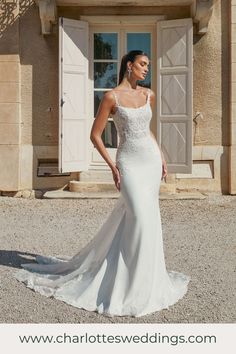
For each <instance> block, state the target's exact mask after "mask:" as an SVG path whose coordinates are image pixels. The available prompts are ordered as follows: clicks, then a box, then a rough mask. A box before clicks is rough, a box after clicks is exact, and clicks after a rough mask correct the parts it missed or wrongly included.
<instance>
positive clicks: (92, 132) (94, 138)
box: [90, 130, 99, 143]
mask: <svg viewBox="0 0 236 354" xmlns="http://www.w3.org/2000/svg"><path fill="white" fill-rule="evenodd" d="M98 138H99V134H97V133H96V132H94V131H93V130H92V131H91V133H90V140H91V141H92V142H93V143H94V142H95V141H97V139H98Z"/></svg>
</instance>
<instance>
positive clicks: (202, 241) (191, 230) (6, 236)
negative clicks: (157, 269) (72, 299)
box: [0, 195, 236, 323]
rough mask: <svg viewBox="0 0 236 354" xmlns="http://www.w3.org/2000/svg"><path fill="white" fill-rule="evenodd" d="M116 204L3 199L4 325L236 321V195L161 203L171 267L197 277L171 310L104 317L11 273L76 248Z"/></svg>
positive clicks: (0, 317)
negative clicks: (28, 285) (42, 257)
mask: <svg viewBox="0 0 236 354" xmlns="http://www.w3.org/2000/svg"><path fill="white" fill-rule="evenodd" d="M115 203H116V200H115V199H103V200H96V199H77V200H68V199H64V200H63V199H61V200H44V199H23V198H9V197H0V222H1V224H0V225H1V229H0V242H1V250H0V301H1V312H0V322H1V323H92V322H93V323H186V322H187V323H232V322H233V323H235V322H236V301H235V293H236V286H235V284H236V282H235V280H236V267H235V265H236V261H235V259H236V257H235V256H236V196H221V195H209V196H208V197H207V198H206V199H205V200H161V201H160V208H161V217H162V228H163V238H164V249H165V258H166V265H167V269H169V270H176V271H181V272H183V273H186V274H188V275H190V276H191V281H190V283H189V290H188V292H187V294H186V295H185V296H184V298H182V299H181V300H179V301H178V302H177V303H176V304H174V305H173V306H171V307H170V308H169V310H167V309H165V310H162V311H159V312H156V313H154V314H151V315H146V316H143V317H139V318H132V317H128V316H127V317H126V316H125V317H114V318H108V317H103V316H102V315H99V314H97V313H95V312H88V311H85V310H83V309H77V308H74V307H72V306H70V305H68V304H66V303H63V302H61V301H59V300H56V299H52V298H46V297H44V296H42V295H40V294H38V293H35V292H34V291H32V290H31V289H29V288H26V286H25V285H24V284H22V283H19V282H18V281H17V280H16V279H15V278H14V277H13V272H15V271H16V270H17V269H18V268H20V263H21V262H25V261H26V259H27V260H28V259H31V258H32V257H34V256H35V255H37V254H41V255H59V254H60V255H69V256H72V255H74V254H75V253H77V251H78V250H79V249H80V248H81V247H83V246H84V245H85V244H86V243H87V242H89V240H90V239H91V238H93V236H94V235H95V233H96V231H97V229H98V228H99V227H100V226H101V224H102V223H103V222H104V220H105V218H106V217H107V216H108V214H109V213H110V211H111V209H112V207H113V205H114V204H115Z"/></svg>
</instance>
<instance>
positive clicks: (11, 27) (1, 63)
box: [0, 1, 21, 191]
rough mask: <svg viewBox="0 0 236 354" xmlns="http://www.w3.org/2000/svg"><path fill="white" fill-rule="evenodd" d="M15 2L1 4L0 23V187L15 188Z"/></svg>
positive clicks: (17, 145) (17, 157)
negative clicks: (3, 6)
mask: <svg viewBox="0 0 236 354" xmlns="http://www.w3.org/2000/svg"><path fill="white" fill-rule="evenodd" d="M18 14H19V6H18V2H17V1H16V2H15V3H14V4H8V3H6V4H5V11H4V12H2V13H1V14H0V15H1V25H0V189H2V190H8V191H16V190H18V188H19V174H20V133H21V132H20V58H19V20H18Z"/></svg>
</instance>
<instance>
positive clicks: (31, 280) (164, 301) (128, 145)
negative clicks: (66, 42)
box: [16, 50, 190, 317]
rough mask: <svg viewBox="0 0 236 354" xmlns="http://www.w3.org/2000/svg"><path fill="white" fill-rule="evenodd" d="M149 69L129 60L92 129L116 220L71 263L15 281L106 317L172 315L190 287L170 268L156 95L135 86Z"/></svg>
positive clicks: (44, 262)
mask: <svg viewBox="0 0 236 354" xmlns="http://www.w3.org/2000/svg"><path fill="white" fill-rule="evenodd" d="M148 66H149V59H148V56H147V54H146V53H144V52H142V51H139V50H134V51H131V52H129V53H128V54H127V55H125V56H124V57H123V58H122V62H121V68H120V75H119V85H118V86H117V87H116V88H114V89H113V90H110V91H109V92H107V93H106V94H105V95H104V97H103V99H102V101H101V104H100V106H99V109H98V113H97V115H96V119H95V121H94V124H93V127H92V129H91V140H92V142H93V144H94V145H95V147H96V148H97V150H98V151H99V153H100V154H101V156H102V157H103V158H104V160H105V161H106V162H107V164H108V165H109V167H110V168H111V171H112V174H113V179H114V182H115V185H116V188H117V189H118V190H119V191H120V197H119V199H118V201H117V203H116V204H115V206H114V209H113V210H112V212H111V213H110V215H109V217H108V218H107V220H106V221H105V223H104V224H103V225H102V227H101V228H100V230H99V231H98V233H97V234H96V236H95V237H94V238H93V239H92V241H91V242H90V243H89V244H87V245H86V246H85V247H84V248H83V249H82V250H80V251H79V253H77V254H76V255H75V256H73V257H72V258H70V259H59V258H54V257H36V261H37V262H38V264H35V263H33V264H32V263H31V264H23V265H22V267H23V268H25V269H24V270H21V271H19V272H18V273H17V274H16V277H17V279H18V280H20V281H23V282H24V283H25V284H26V285H27V286H28V287H30V288H32V289H34V290H36V291H38V292H40V293H41V294H43V295H46V296H53V297H55V298H57V299H60V300H62V301H64V302H67V303H68V304H71V305H73V306H75V307H79V308H84V309H86V310H90V311H97V312H99V313H102V314H104V315H107V316H115V315H117V316H125V315H129V316H135V317H139V316H143V315H146V314H148V313H151V312H154V311H158V310H161V309H164V308H169V306H170V305H172V304H174V303H176V302H177V301H178V300H179V299H180V298H182V297H183V296H184V294H185V293H186V292H187V285H188V282H189V280H190V277H189V276H187V275H184V274H182V273H178V272H174V271H171V272H167V270H166V266H165V259H164V251H163V240H162V227H161V217H160V209H159V189H160V182H161V179H162V178H165V177H166V175H167V168H166V162H165V159H164V156H163V154H162V153H161V151H160V149H159V147H158V144H157V142H156V140H155V138H154V136H153V135H152V134H151V132H150V127H149V125H150V120H151V117H152V108H153V106H154V93H153V91H151V90H150V89H146V88H143V87H141V86H138V85H137V83H136V82H137V80H144V78H145V76H146V74H147V72H148ZM109 116H112V117H113V120H114V123H115V125H116V128H117V132H118V135H119V146H118V149H117V154H116V162H115V163H114V162H113V161H112V159H111V158H110V156H109V154H108V152H107V150H106V148H105V146H104V144H103V142H102V139H101V135H102V132H103V130H104V128H105V125H106V122H107V119H108V117H109Z"/></svg>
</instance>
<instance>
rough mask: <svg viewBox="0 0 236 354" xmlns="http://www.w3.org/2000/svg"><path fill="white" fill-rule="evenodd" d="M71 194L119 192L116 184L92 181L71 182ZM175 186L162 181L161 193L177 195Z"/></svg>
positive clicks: (69, 185)
mask: <svg viewBox="0 0 236 354" xmlns="http://www.w3.org/2000/svg"><path fill="white" fill-rule="evenodd" d="M68 188H69V191H70V192H78V193H87V192H93V193H97V192H114V193H116V192H117V189H116V186H115V184H114V182H97V181H96V182H91V181H86V182H84V181H70V182H69V184H68ZM175 192H176V187H175V184H170V183H166V182H164V181H161V185H160V193H175Z"/></svg>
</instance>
